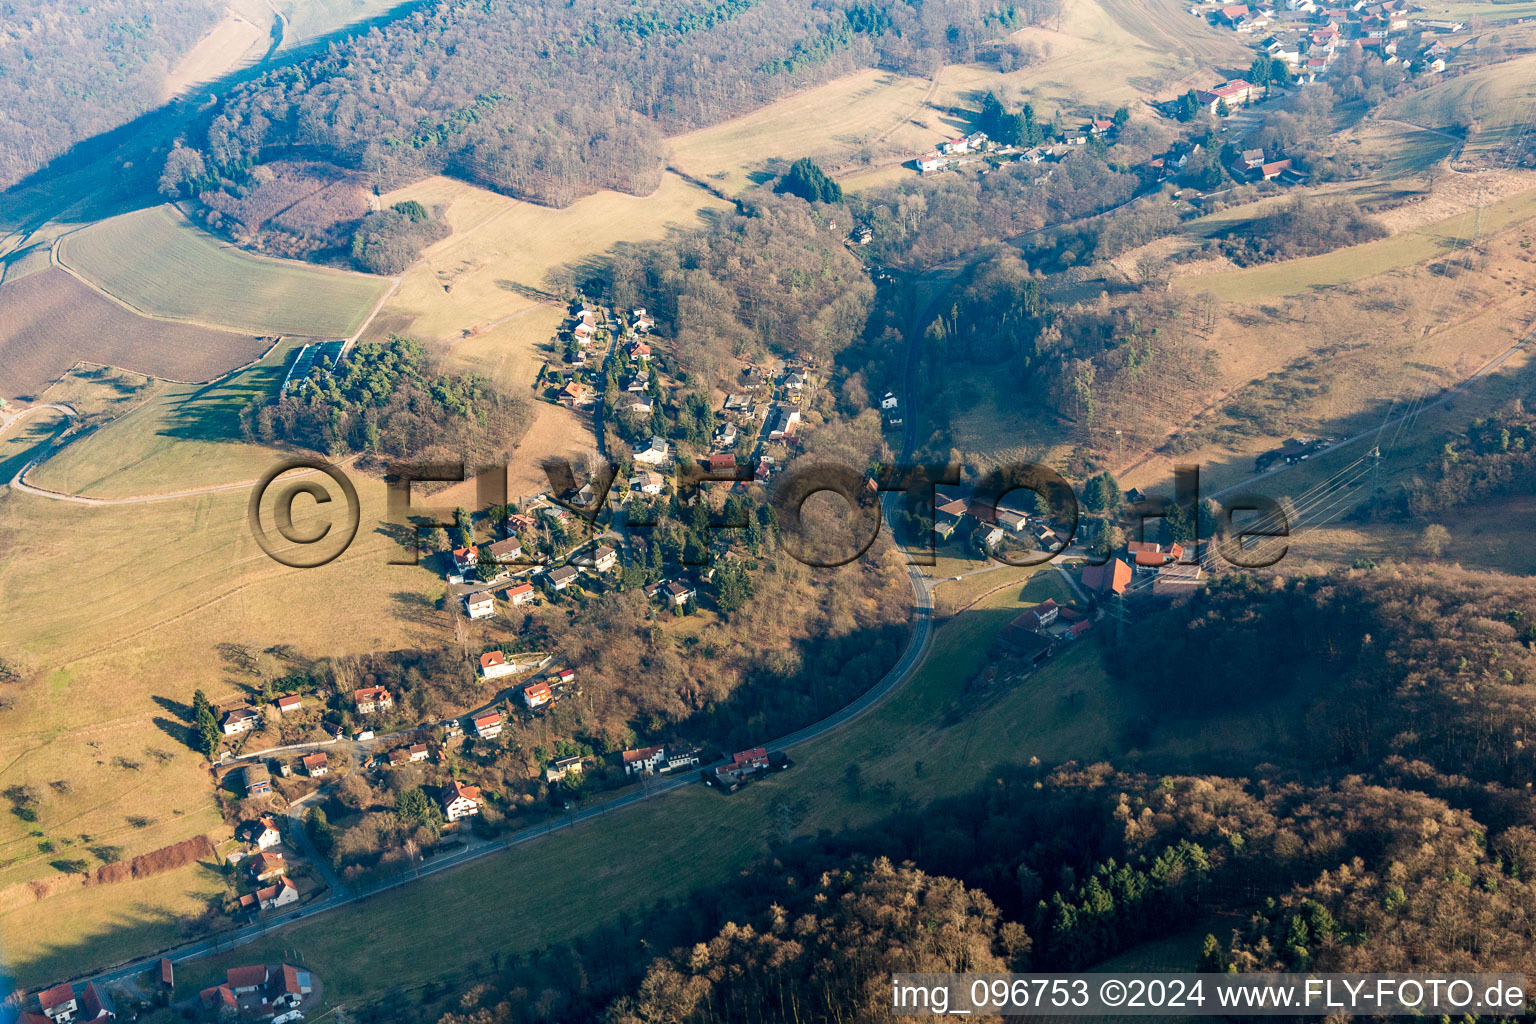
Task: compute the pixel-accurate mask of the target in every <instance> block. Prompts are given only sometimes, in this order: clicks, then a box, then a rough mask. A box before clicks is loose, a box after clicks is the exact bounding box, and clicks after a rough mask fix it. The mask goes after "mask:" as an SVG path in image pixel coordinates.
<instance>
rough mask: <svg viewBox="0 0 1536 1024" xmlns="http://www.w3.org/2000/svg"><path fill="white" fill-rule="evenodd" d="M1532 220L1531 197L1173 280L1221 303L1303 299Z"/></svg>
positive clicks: (1534, 200)
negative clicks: (1370, 238)
mask: <svg viewBox="0 0 1536 1024" xmlns="http://www.w3.org/2000/svg"><path fill="white" fill-rule="evenodd" d="M1533 215H1536V191H1530V192H1524V193H1520V194H1517V195H1513V196H1509V197H1507V198H1504V199H1501V200H1498V201H1497V202H1494V203H1490V204H1489V205H1488V206H1486V207H1482V208H1478V209H1472V210H1467V211H1465V212H1462V213H1459V214H1456V215H1455V216H1452V217H1448V218H1446V219H1445V220H1441V221H1436V222H1435V223H1432V224H1426V225H1424V226H1422V227H1419V228H1415V229H1413V230H1411V231H1404V232H1401V233H1399V234H1396V235H1392V236H1390V237H1388V238H1383V239H1381V240H1380V241H1375V242H1367V243H1365V244H1364V245H1352V246H1346V247H1345V248H1342V249H1336V250H1334V251H1333V252H1328V253H1323V254H1322V255H1320V256H1308V257H1305V258H1303V259H1298V260H1286V261H1284V262H1280V263H1266V264H1261V265H1259V266H1255V267H1245V268H1243V269H1240V270H1230V271H1222V272H1219V273H1211V274H1199V275H1195V276H1184V277H1175V278H1174V281H1173V285H1174V287H1175V288H1177V289H1179V290H1181V291H1185V292H1189V293H1194V292H1210V293H1211V294H1212V295H1215V296H1216V297H1217V298H1219V299H1221V300H1222V301H1224V302H1259V301H1264V300H1269V299H1278V298H1284V297H1286V296H1293V295H1302V294H1307V293H1310V292H1315V291H1318V290H1320V289H1326V288H1331V287H1335V286H1337V285H1341V284H1347V283H1350V282H1354V281H1360V280H1362V279H1364V278H1368V277H1374V276H1375V275H1377V274H1384V273H1387V272H1388V271H1392V270H1397V269H1399V268H1402V267H1407V266H1411V265H1413V264H1416V263H1423V262H1426V261H1428V260H1432V259H1434V258H1436V257H1437V256H1447V255H1451V254H1453V252H1454V251H1455V250H1456V249H1458V248H1460V247H1462V246H1464V245H1466V244H1468V243H1471V242H1474V241H1477V240H1479V239H1482V238H1486V237H1487V236H1488V235H1490V234H1493V233H1495V232H1498V231H1501V230H1503V229H1505V228H1507V227H1509V226H1511V225H1514V224H1518V223H1521V222H1523V221H1525V220H1527V219H1529V218H1530V217H1531V216H1533Z"/></svg>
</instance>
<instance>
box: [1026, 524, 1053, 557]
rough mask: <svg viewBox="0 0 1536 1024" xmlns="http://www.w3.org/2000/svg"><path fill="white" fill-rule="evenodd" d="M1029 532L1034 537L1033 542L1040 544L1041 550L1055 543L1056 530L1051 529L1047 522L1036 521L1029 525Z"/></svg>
mask: <svg viewBox="0 0 1536 1024" xmlns="http://www.w3.org/2000/svg"><path fill="white" fill-rule="evenodd" d="M1029 533H1030V536H1032V537H1034V538H1035V543H1036V544H1038V545H1040V549H1041V550H1042V551H1044V550H1045V549H1046V548H1049V547H1052V546H1054V545H1055V544H1056V531H1055V530H1053V529H1051V527H1050V526H1049V524H1046V523H1036V524H1035V525H1034V526H1032V527H1030V529H1029Z"/></svg>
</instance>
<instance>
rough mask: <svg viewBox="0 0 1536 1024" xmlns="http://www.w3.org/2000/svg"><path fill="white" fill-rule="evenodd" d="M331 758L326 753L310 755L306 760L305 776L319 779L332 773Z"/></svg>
mask: <svg viewBox="0 0 1536 1024" xmlns="http://www.w3.org/2000/svg"><path fill="white" fill-rule="evenodd" d="M330 761H331V759H330V756H329V755H327V754H325V753H319V754H310V755H309V756H308V757H306V758H304V761H303V763H304V774H305V775H308V776H309V777H310V778H312V779H318V778H319V777H320V776H322V775H324V774H325V773H326V772H328V771H330V770H331V769H330Z"/></svg>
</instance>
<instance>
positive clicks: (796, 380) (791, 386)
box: [784, 373, 805, 391]
mask: <svg viewBox="0 0 1536 1024" xmlns="http://www.w3.org/2000/svg"><path fill="white" fill-rule="evenodd" d="M804 387H805V376H804V374H799V373H791V374H789V375H788V376H786V377H785V378H784V390H786V391H799V390H801V389H802V388H804Z"/></svg>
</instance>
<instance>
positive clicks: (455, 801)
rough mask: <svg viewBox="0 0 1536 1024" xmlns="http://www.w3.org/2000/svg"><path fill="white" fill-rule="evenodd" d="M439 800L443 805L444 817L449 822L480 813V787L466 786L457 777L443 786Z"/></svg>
mask: <svg viewBox="0 0 1536 1024" xmlns="http://www.w3.org/2000/svg"><path fill="white" fill-rule="evenodd" d="M439 800H440V801H441V803H442V805H443V817H444V818H445V819H446V820H448V821H449V822H455V821H458V820H460V819H461V818H468V817H471V816H473V815H476V814H479V813H480V787H478V786H466V785H464V784H463V783H462V782H459V781H458V780H457V779H455V780H454V781H452V782H450V783H448V785H446V786H444V787H443V791H442V794H441V796H440V797H439Z"/></svg>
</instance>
